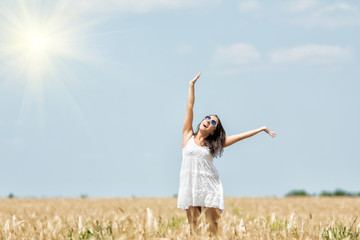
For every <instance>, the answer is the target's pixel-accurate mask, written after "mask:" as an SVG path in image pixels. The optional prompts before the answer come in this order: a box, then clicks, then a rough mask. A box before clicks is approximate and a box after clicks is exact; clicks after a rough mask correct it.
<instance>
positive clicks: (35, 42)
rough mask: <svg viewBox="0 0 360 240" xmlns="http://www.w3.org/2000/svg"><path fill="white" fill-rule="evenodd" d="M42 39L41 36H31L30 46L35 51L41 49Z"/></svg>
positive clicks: (42, 46) (42, 47) (42, 45)
mask: <svg viewBox="0 0 360 240" xmlns="http://www.w3.org/2000/svg"><path fill="white" fill-rule="evenodd" d="M44 45H45V44H44V40H43V38H42V37H38V36H33V37H31V40H30V47H32V49H33V50H35V51H41V50H43V49H44Z"/></svg>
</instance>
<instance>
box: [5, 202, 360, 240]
mask: <svg viewBox="0 0 360 240" xmlns="http://www.w3.org/2000/svg"><path fill="white" fill-rule="evenodd" d="M176 200H177V199H176V198H116V199H107V198H105V199H93V198H80V199H0V239H1V240H2V239H16V240H18V239H34V240H35V239H36V240H38V239H68V240H70V239H113V240H120V239H209V238H210V237H209V235H208V231H207V225H206V222H204V221H203V222H201V224H200V225H201V232H200V234H199V235H197V236H190V234H189V232H190V231H189V225H188V222H187V218H186V213H185V211H182V210H179V209H177V208H176ZM359 215H360V197H293V198H290V197H288V198H231V197H227V198H225V211H224V212H223V214H222V216H221V221H220V225H219V234H218V236H217V237H213V238H216V239H360V233H359V232H360V219H358V218H357V217H358V216H359Z"/></svg>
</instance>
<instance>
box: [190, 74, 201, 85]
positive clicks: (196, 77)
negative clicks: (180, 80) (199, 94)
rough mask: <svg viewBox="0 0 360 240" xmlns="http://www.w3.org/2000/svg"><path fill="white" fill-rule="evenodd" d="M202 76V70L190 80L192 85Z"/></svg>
mask: <svg viewBox="0 0 360 240" xmlns="http://www.w3.org/2000/svg"><path fill="white" fill-rule="evenodd" d="M199 77H200V72H199V73H198V74H197V75H196V76H195V77H194V78H193V79H192V80H191V81H190V82H189V85H190V86H194V85H195V83H196V81H197V80H198V79H199Z"/></svg>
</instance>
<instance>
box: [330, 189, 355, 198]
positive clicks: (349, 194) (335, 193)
mask: <svg viewBox="0 0 360 240" xmlns="http://www.w3.org/2000/svg"><path fill="white" fill-rule="evenodd" d="M351 195H352V194H351V193H348V192H346V191H344V190H342V189H336V190H335V191H334V193H333V196H351Z"/></svg>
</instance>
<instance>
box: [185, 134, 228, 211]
mask: <svg viewBox="0 0 360 240" xmlns="http://www.w3.org/2000/svg"><path fill="white" fill-rule="evenodd" d="M182 156H183V160H182V165H181V171H180V185H179V193H178V208H180V209H183V210H186V209H188V208H189V206H194V207H195V206H199V207H212V208H219V209H220V210H221V212H222V211H224V194H223V186H222V183H221V181H220V177H219V174H218V171H217V170H216V168H215V166H214V164H213V156H212V155H211V153H210V150H209V149H208V148H207V147H201V146H199V145H197V144H196V143H195V141H194V136H192V137H191V138H190V139H189V141H188V142H187V144H186V146H185V147H184V148H183V149H182Z"/></svg>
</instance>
